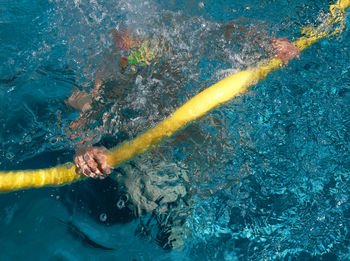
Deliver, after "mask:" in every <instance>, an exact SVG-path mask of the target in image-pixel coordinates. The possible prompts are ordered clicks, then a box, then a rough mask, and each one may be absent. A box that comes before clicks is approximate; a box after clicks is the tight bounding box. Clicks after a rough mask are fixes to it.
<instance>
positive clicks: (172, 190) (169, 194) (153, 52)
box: [67, 25, 300, 248]
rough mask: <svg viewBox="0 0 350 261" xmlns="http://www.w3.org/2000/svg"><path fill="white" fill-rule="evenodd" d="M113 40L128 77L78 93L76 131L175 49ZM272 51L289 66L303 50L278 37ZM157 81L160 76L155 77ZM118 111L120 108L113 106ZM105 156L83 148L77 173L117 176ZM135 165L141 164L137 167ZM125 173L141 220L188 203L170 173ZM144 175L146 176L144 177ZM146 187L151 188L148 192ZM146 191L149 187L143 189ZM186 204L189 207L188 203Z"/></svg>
mask: <svg viewBox="0 0 350 261" xmlns="http://www.w3.org/2000/svg"><path fill="white" fill-rule="evenodd" d="M231 29H232V28H231V25H229V26H226V27H225V31H224V35H225V36H226V37H230V34H229V31H230V30H231ZM112 36H113V39H114V43H115V46H116V49H117V50H118V52H119V56H114V58H113V59H115V57H118V59H119V62H118V63H119V68H120V71H121V72H122V74H121V75H120V76H119V77H118V80H117V81H118V84H115V83H114V81H107V83H104V79H103V74H101V75H102V76H100V75H99V73H97V77H96V80H95V84H94V87H93V89H92V90H91V91H90V93H86V92H83V91H77V92H74V93H73V94H72V96H71V97H70V98H69V99H68V100H67V104H69V105H70V106H71V107H73V108H75V109H77V110H78V111H80V112H81V117H79V118H78V119H77V120H75V121H73V122H72V124H71V125H72V126H71V127H72V129H78V130H79V128H81V127H82V126H83V125H86V124H88V123H87V122H86V117H85V116H84V115H85V113H86V112H89V113H94V115H93V117H98V115H99V113H98V112H96V110H95V109H92V108H95V106H93V100H97V99H98V97H100V96H103V95H107V96H108V95H109V94H106V89H108V91H109V92H112V94H111V95H110V96H111V97H112V99H114V97H117V96H123V94H122V95H120V94H119V93H117V94H116V92H119V91H120V89H122V88H125V86H129V85H130V84H133V85H134V84H135V80H136V77H137V74H138V73H140V74H142V73H143V72H144V71H145V70H142V69H144V68H148V67H151V65H152V64H153V63H156V62H157V61H158V60H159V59H160V58H161V57H162V55H163V54H164V52H167V51H168V50H170V47H169V46H168V43H167V42H166V41H165V40H164V38H162V37H156V38H150V39H141V38H139V37H137V36H134V35H132V33H131V32H130V31H129V30H120V31H113V33H112ZM271 46H272V49H273V50H274V53H273V55H275V56H276V57H278V58H280V59H281V60H282V61H283V62H284V63H285V64H288V62H289V61H290V60H291V59H293V58H294V57H299V54H300V51H299V50H298V48H296V47H295V46H294V45H293V44H292V43H291V42H289V41H288V39H287V38H274V39H272V41H271ZM167 66H168V67H169V65H163V68H162V69H161V70H158V72H157V74H163V73H164V70H166V67H167ZM138 68H141V72H139V71H138ZM164 68H165V69H164ZM124 75H126V77H124ZM155 77H157V75H155ZM112 108H115V107H114V106H113V107H112ZM114 124H116V123H114ZM113 128H114V127H112V129H113ZM112 134H113V133H112ZM124 139H127V138H124ZM124 139H122V140H124ZM83 141H84V143H86V141H87V143H89V142H90V140H88V138H87V140H86V139H83ZM114 145H116V144H113V146H114ZM105 151H106V148H105V147H102V146H91V145H89V146H80V148H78V149H77V150H76V155H75V157H74V163H75V165H76V172H77V173H79V174H82V175H85V176H87V177H90V178H94V179H105V178H106V177H108V176H109V175H110V174H111V173H112V171H113V168H112V166H109V165H108V164H107V158H106V156H105V155H104V153H105ZM133 164H134V163H133ZM129 165H130V166H129ZM135 165H137V163H136V164H135ZM123 168H124V169H125V172H128V173H131V174H128V175H125V177H121V179H119V180H118V178H116V179H117V183H121V182H123V183H124V184H125V186H126V187H127V190H128V191H127V192H128V194H129V196H128V197H129V201H131V202H132V203H133V204H134V205H135V206H136V208H137V211H136V213H137V214H138V215H139V214H141V213H145V212H151V211H155V210H156V211H157V214H160V213H165V212H167V211H168V212H169V213H170V212H171V213H170V214H169V216H171V215H177V214H178V213H179V211H177V210H176V211H171V210H169V208H167V207H165V208H164V205H166V204H172V208H173V209H176V208H177V206H180V205H181V204H182V203H178V202H179V199H180V200H182V199H184V200H186V199H185V196H186V195H187V194H188V191H187V189H186V186H185V185H183V184H181V182H180V183H177V184H176V185H174V186H173V187H171V186H169V185H167V186H168V187H166V188H165V185H166V184H171V183H174V180H173V179H174V178H173V177H170V176H169V175H166V174H165V175H162V177H161V178H160V177H159V175H158V173H159V172H157V169H156V167H152V166H151V167H150V168H149V169H147V170H146V172H147V174H146V175H143V176H142V173H141V172H140V171H139V170H138V169H141V168H145V167H143V166H138V165H137V166H136V168H134V167H133V166H132V164H126V166H123ZM160 168H161V170H162V171H163V170H164V169H165V170H166V169H167V168H168V169H169V168H171V169H172V171H174V169H176V171H175V172H176V173H177V174H176V175H178V176H176V177H177V178H178V179H181V180H182V181H184V182H186V181H187V180H188V178H187V175H186V173H184V172H183V171H182V170H181V168H178V166H176V164H171V163H166V164H162V166H161V167H160ZM177 168H178V169H177ZM123 171H124V170H123ZM165 172H166V171H165ZM114 176H120V175H114ZM126 176H128V177H126ZM140 176H142V177H141V178H140ZM140 179H141V181H140ZM135 180H136V181H135ZM119 181H121V182H119ZM144 184H146V185H147V184H148V185H147V186H148V187H146V185H144ZM164 184H165V185H164ZM142 186H144V187H143V188H141V187H142ZM143 194H147V195H143ZM160 203H161V204H160ZM160 205H162V207H161V208H159V206H160ZM185 205H187V203H186V204H185ZM188 208H189V207H188ZM173 213H175V214H173ZM183 216H186V215H183ZM169 219H172V221H171V223H172V224H171V228H168V230H169V231H171V232H170V234H169V235H168V237H169V241H172V242H171V247H172V248H173V247H176V246H179V245H181V242H182V239H181V237H182V236H181V232H180V231H181V229H177V227H176V225H174V224H175V223H179V224H183V223H184V220H183V219H181V218H178V217H171V218H169Z"/></svg>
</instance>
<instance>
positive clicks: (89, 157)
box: [84, 151, 103, 176]
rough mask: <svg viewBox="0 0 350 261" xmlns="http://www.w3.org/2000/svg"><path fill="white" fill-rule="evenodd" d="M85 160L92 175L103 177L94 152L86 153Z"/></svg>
mask: <svg viewBox="0 0 350 261" xmlns="http://www.w3.org/2000/svg"><path fill="white" fill-rule="evenodd" d="M84 160H85V162H86V164H87V165H88V166H89V168H90V171H91V173H93V174H95V175H97V176H99V175H103V174H102V173H101V171H100V170H99V164H98V162H97V161H96V159H95V155H94V153H93V151H88V152H86V153H85V155H84Z"/></svg>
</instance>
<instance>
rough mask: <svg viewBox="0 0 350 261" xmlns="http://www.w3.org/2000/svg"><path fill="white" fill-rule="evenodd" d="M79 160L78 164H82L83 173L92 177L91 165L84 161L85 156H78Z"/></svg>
mask: <svg viewBox="0 0 350 261" xmlns="http://www.w3.org/2000/svg"><path fill="white" fill-rule="evenodd" d="M77 160H78V165H79V166H80V171H81V173H82V174H84V175H85V176H87V177H90V176H91V170H90V168H89V166H88V165H87V164H86V162H85V161H84V157H83V156H78V157H77Z"/></svg>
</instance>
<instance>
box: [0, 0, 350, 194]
mask: <svg viewBox="0 0 350 261" xmlns="http://www.w3.org/2000/svg"><path fill="white" fill-rule="evenodd" d="M349 6H350V0H338V1H337V3H336V4H334V5H331V6H330V13H329V15H328V17H327V18H326V19H325V20H324V21H323V23H322V24H321V25H319V26H318V27H317V28H313V27H307V28H304V29H302V33H303V34H304V36H302V37H300V38H299V39H298V40H296V41H295V42H294V43H293V44H294V45H295V46H296V47H298V48H299V49H300V51H302V50H304V49H306V48H308V47H309V46H310V45H311V44H313V43H315V42H316V41H318V40H319V39H321V38H324V37H329V36H332V35H335V34H338V33H341V32H342V30H343V28H344V26H345V22H346V18H345V9H346V8H348V7H349ZM282 65H283V63H282V61H281V60H280V59H279V58H273V59H271V60H269V61H267V62H265V63H263V64H260V65H258V66H256V67H255V68H251V69H247V70H244V71H241V72H238V73H236V74H234V75H232V76H229V77H227V78H225V79H223V80H221V81H219V82H218V83H216V84H214V85H212V86H210V87H209V88H207V89H206V90H204V91H203V92H201V93H199V94H198V95H196V96H195V97H193V98H192V99H191V100H189V101H188V102H186V103H185V104H184V105H183V106H182V107H180V108H179V109H178V110H176V111H175V112H174V113H173V115H172V116H170V117H168V118H166V119H165V120H163V121H162V122H160V123H159V124H158V125H157V126H155V127H154V128H153V129H150V130H148V131H146V132H145V133H143V134H141V135H139V136H138V137H136V138H135V139H134V140H131V141H127V142H124V143H122V144H121V145H119V146H117V147H116V148H114V149H112V150H111V151H109V152H108V153H106V155H107V162H108V164H109V165H110V166H117V165H120V164H122V163H123V162H126V161H127V160H130V159H132V158H133V157H135V156H137V155H140V154H142V153H144V152H145V151H147V150H149V149H151V148H153V147H155V146H156V144H158V143H159V142H161V141H162V140H163V139H164V138H166V137H169V136H171V135H173V134H174V132H176V131H178V130H180V129H182V128H183V127H184V126H185V125H186V124H188V123H190V122H191V121H194V120H196V119H198V118H199V117H201V116H203V115H204V114H206V113H207V112H209V111H210V110H212V109H213V108H215V107H217V106H219V105H221V104H223V103H225V102H227V101H229V100H231V99H232V98H233V97H235V96H237V95H240V94H242V93H244V92H245V91H246V90H247V88H248V87H250V86H252V85H254V84H256V83H257V82H258V81H259V80H262V79H264V78H265V77H266V76H267V74H269V73H270V72H272V71H274V70H277V69H279V68H282ZM82 178H83V176H81V175H79V174H76V172H75V167H74V165H73V164H71V163H67V164H64V165H60V166H57V167H54V168H49V169H43V170H24V171H9V172H0V191H3V192H4V191H12V190H18V189H24V188H32V187H43V186H60V185H63V184H67V183H71V182H74V181H76V180H79V179H82Z"/></svg>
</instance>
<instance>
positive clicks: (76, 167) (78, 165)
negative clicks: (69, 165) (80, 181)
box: [74, 156, 83, 174]
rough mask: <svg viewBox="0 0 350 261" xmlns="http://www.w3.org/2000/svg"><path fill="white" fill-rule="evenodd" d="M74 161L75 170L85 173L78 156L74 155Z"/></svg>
mask: <svg viewBox="0 0 350 261" xmlns="http://www.w3.org/2000/svg"><path fill="white" fill-rule="evenodd" d="M74 163H75V172H76V173H78V174H83V173H82V171H81V166H80V162H79V160H78V157H77V156H76V157H74Z"/></svg>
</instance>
